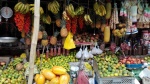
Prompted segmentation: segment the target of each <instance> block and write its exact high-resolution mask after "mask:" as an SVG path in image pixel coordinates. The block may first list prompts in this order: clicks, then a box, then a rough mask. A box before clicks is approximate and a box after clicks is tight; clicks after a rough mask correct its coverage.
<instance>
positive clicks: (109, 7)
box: [105, 2, 111, 19]
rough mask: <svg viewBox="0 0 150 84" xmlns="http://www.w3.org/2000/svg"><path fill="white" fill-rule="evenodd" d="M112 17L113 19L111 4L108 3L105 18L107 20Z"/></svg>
mask: <svg viewBox="0 0 150 84" xmlns="http://www.w3.org/2000/svg"><path fill="white" fill-rule="evenodd" d="M110 17H111V3H110V2H107V3H106V16H105V18H106V19H110Z"/></svg>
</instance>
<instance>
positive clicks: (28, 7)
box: [25, 4, 30, 13]
mask: <svg viewBox="0 0 150 84" xmlns="http://www.w3.org/2000/svg"><path fill="white" fill-rule="evenodd" d="M29 11H30V6H29V4H26V11H25V13H28V12H29Z"/></svg>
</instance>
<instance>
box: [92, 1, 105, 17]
mask: <svg viewBox="0 0 150 84" xmlns="http://www.w3.org/2000/svg"><path fill="white" fill-rule="evenodd" d="M93 9H94V11H95V13H96V14H97V15H99V16H104V15H106V9H105V6H104V5H103V4H99V3H98V2H97V1H96V2H95V3H94V5H93Z"/></svg>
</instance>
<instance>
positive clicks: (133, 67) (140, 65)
mask: <svg viewBox="0 0 150 84" xmlns="http://www.w3.org/2000/svg"><path fill="white" fill-rule="evenodd" d="M142 66H143V64H126V67H127V68H128V69H138V68H142Z"/></svg>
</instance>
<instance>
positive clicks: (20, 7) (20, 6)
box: [17, 3, 23, 12]
mask: <svg viewBox="0 0 150 84" xmlns="http://www.w3.org/2000/svg"><path fill="white" fill-rule="evenodd" d="M22 6H23V3H21V4H19V5H18V8H17V10H18V11H17V12H20V10H21V9H22Z"/></svg>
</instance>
